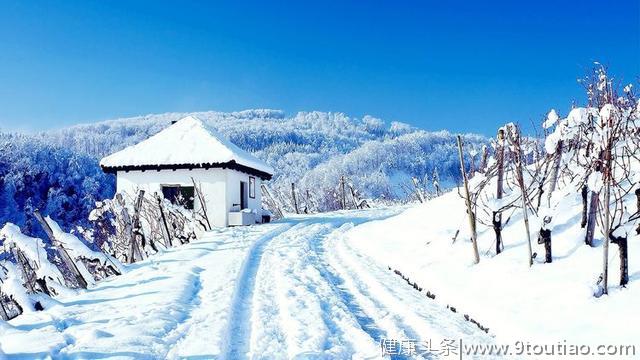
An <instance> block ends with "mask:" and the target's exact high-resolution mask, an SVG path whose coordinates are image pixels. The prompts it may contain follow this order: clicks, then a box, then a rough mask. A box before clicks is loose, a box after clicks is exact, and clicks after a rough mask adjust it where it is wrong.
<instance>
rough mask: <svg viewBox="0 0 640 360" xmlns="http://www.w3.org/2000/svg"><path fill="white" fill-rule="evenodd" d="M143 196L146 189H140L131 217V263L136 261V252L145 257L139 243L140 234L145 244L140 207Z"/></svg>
mask: <svg viewBox="0 0 640 360" xmlns="http://www.w3.org/2000/svg"><path fill="white" fill-rule="evenodd" d="M143 198H144V190H139V191H138V197H137V198H136V202H135V203H134V204H133V216H132V217H131V242H130V243H129V246H130V247H129V259H130V261H131V263H134V262H135V261H136V253H137V255H138V259H140V260H143V259H144V255H143V251H142V249H141V248H140V246H139V245H138V236H140V237H141V240H142V244H144V233H143V232H142V227H141V226H140V208H141V207H142V200H143ZM143 248H144V245H143Z"/></svg>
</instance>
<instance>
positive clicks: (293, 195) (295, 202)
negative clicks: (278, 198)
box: [291, 183, 300, 214]
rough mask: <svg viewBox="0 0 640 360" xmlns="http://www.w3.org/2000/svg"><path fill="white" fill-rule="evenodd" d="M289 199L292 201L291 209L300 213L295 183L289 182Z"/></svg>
mask: <svg viewBox="0 0 640 360" xmlns="http://www.w3.org/2000/svg"><path fill="white" fill-rule="evenodd" d="M291 201H293V209H294V210H295V211H296V214H300V210H299V209H298V200H297V199H296V183H291Z"/></svg>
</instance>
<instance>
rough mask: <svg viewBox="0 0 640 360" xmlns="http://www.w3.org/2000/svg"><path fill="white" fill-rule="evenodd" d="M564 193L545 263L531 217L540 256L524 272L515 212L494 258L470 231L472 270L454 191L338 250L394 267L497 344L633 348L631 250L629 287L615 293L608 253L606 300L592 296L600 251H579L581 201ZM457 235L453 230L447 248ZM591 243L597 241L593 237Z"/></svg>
mask: <svg viewBox="0 0 640 360" xmlns="http://www.w3.org/2000/svg"><path fill="white" fill-rule="evenodd" d="M568 196H569V198H568V200H565V201H564V202H562V203H561V206H560V207H559V208H557V209H555V210H554V211H553V215H554V216H553V222H552V224H549V225H548V226H549V227H550V228H552V230H553V233H552V237H553V256H554V262H553V263H551V264H544V263H543V262H544V247H543V245H538V244H537V242H536V241H535V238H536V236H537V230H536V229H537V228H538V227H536V225H538V226H539V224H540V222H541V219H540V218H535V217H534V219H531V223H532V226H531V231H532V237H533V246H534V252H537V253H538V256H537V257H536V259H535V263H534V265H533V267H532V268H529V267H528V261H527V250H526V237H525V236H524V225H523V220H522V216H521V215H520V214H519V212H516V213H514V214H513V215H511V220H510V221H509V222H508V224H506V225H505V226H504V229H503V241H504V244H505V250H504V252H503V253H501V254H500V255H498V256H495V255H493V254H495V250H494V248H495V243H494V241H495V234H494V232H493V230H492V229H491V228H488V227H480V228H479V229H478V246H479V250H480V254H481V261H480V263H479V264H478V265H473V261H472V259H473V256H472V246H471V243H470V241H469V240H468V235H467V234H468V230H467V229H466V228H467V227H468V224H467V219H466V214H465V211H464V201H463V199H461V198H460V197H459V196H458V194H457V193H456V192H455V191H452V192H450V193H447V194H445V195H443V196H441V197H439V198H436V199H434V200H431V201H429V202H428V203H425V204H422V205H419V206H416V207H414V208H411V209H409V210H407V211H406V212H404V213H402V214H401V215H399V216H396V217H392V218H389V219H386V220H383V221H377V222H370V223H367V224H364V225H362V226H359V227H356V228H354V229H353V230H351V231H349V232H348V233H347V234H346V236H347V238H348V240H347V241H346V242H345V244H344V245H343V246H350V247H353V248H354V249H355V250H354V253H363V254H367V255H368V256H370V257H371V258H372V259H374V260H375V261H377V262H378V263H380V264H385V265H388V266H390V267H392V268H395V269H398V270H400V271H401V272H402V273H403V274H405V275H407V276H409V277H410V278H411V279H412V280H415V281H417V282H418V283H419V284H420V285H421V286H424V287H425V289H428V290H430V291H431V292H433V293H435V294H437V298H436V300H437V301H438V302H440V303H441V304H451V305H453V306H455V307H458V308H459V309H462V311H464V312H466V313H468V314H470V315H471V316H472V317H474V318H476V319H477V320H479V321H480V322H481V323H482V324H483V325H485V326H487V327H489V328H490V333H491V334H494V335H495V336H496V342H498V343H501V344H503V343H513V342H514V341H517V340H526V341H530V342H532V343H539V344H554V343H558V342H559V341H563V340H566V341H568V342H569V343H578V344H587V345H595V344H636V343H637V336H636V335H637V332H636V331H635V330H633V329H632V328H630V327H629V326H635V325H634V324H635V323H634V322H631V323H630V320H631V319H635V318H636V317H637V311H635V310H633V309H634V306H635V304H637V300H638V298H640V287H638V286H634V284H633V281H634V280H638V274H639V271H640V268H638V264H639V263H640V255H639V254H638V252H637V251H635V252H634V251H630V252H629V266H630V268H629V274H631V275H630V278H631V279H630V281H631V283H630V285H629V286H628V287H627V288H620V287H618V286H615V285H613V284H616V285H617V281H616V279H617V273H618V271H617V269H618V265H619V264H618V254H617V250H615V249H616V247H615V246H614V247H612V248H611V250H610V260H609V261H610V283H611V284H612V286H611V288H610V294H609V296H606V297H603V298H594V296H593V294H594V291H595V289H596V287H595V283H596V280H597V278H598V275H599V273H600V270H601V262H602V249H601V247H595V248H591V247H589V246H586V245H584V240H583V239H584V230H583V229H581V228H580V215H581V205H582V203H581V199H580V195H579V194H577V193H569V194H568ZM545 215H548V214H547V213H544V212H543V213H541V214H540V216H541V217H543V216H545ZM457 230H461V233H460V234H459V235H458V237H457V240H456V241H455V242H452V238H453V236H454V234H455V233H456V231H457ZM638 240H640V236H637V235H635V236H631V237H630V238H629V244H634V243H637V242H638ZM596 243H597V244H601V243H602V236H601V235H600V233H599V232H597V234H596ZM626 324H629V326H626Z"/></svg>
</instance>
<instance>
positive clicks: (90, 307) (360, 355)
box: [0, 209, 491, 359]
mask: <svg viewBox="0 0 640 360" xmlns="http://www.w3.org/2000/svg"><path fill="white" fill-rule="evenodd" d="M397 211H398V210H397V209H389V210H368V211H352V212H344V213H333V214H324V215H318V216H309V217H299V218H294V219H290V220H287V221H283V222H280V223H274V224H269V225H262V226H255V227H247V228H233V229H223V230H219V231H217V232H212V233H209V234H208V235H207V236H206V237H205V238H204V239H202V240H200V241H197V242H194V243H192V244H189V245H187V246H183V247H180V248H175V249H171V250H170V251H167V252H165V253H163V254H161V255H158V256H157V257H155V258H154V259H151V260H147V261H145V262H143V263H141V264H138V265H136V266H135V268H134V269H132V270H131V271H129V272H128V273H127V274H125V275H123V276H120V277H117V278H114V279H110V280H109V281H105V282H103V283H101V284H99V285H98V286H96V287H95V288H94V289H91V290H89V291H87V292H85V293H82V294H79V295H77V296H75V297H73V298H67V299H64V300H62V301H61V304H60V306H55V307H53V308H51V309H49V310H47V311H45V312H40V313H32V314H26V315H23V316H21V317H18V318H17V319H14V320H13V321H12V322H10V327H9V328H7V329H3V328H1V327H0V345H1V347H0V348H1V351H0V358H1V357H3V356H4V355H3V353H4V354H6V356H9V357H23V358H34V357H35V358H38V357H46V356H47V355H51V356H52V357H54V358H105V357H110V356H114V357H122V358H203V359H205V358H221V359H244V358H272V359H273V358H275V359H301V358H305V359H309V358H314V359H315V358H318V359H320V358H322V359H326V358H336V359H351V358H353V359H376V358H380V357H381V350H380V340H381V339H385V338H388V339H398V340H401V339H415V340H422V341H426V340H429V339H441V338H451V339H454V338H455V339H458V338H461V337H464V338H465V339H472V340H477V341H478V342H483V343H486V342H490V341H491V339H490V338H489V337H488V336H487V335H486V334H484V333H482V332H481V331H479V330H478V329H477V328H476V327H474V326H473V325H471V324H470V323H468V322H466V321H464V319H463V318H462V316H460V315H459V314H452V313H451V312H450V311H449V310H447V309H446V308H443V307H442V305H439V304H437V303H435V302H432V301H429V299H427V298H426V297H425V296H424V294H421V293H419V292H417V291H415V290H414V289H413V288H411V287H410V286H408V285H407V284H406V283H405V282H403V281H402V279H400V278H399V277H398V276H396V275H395V274H393V273H392V272H391V271H389V270H388V269H387V267H386V264H379V263H376V262H374V261H372V260H371V259H370V258H369V257H367V256H366V255H365V254H362V253H359V252H358V251H356V250H355V249H354V248H353V247H352V246H351V245H350V244H349V242H347V241H345V238H344V237H343V234H344V233H345V232H346V231H348V230H349V229H351V228H352V227H353V226H357V225H358V224H362V223H365V222H369V221H375V220H377V219H382V218H385V217H389V216H391V215H394V214H396V213H397ZM417 357H419V356H417ZM424 357H433V354H424Z"/></svg>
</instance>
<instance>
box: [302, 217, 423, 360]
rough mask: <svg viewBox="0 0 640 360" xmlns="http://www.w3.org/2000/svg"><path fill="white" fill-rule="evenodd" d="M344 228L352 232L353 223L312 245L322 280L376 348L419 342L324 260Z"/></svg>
mask: <svg viewBox="0 0 640 360" xmlns="http://www.w3.org/2000/svg"><path fill="white" fill-rule="evenodd" d="M345 227H347V228H352V227H353V223H351V222H347V223H345V224H343V225H342V226H341V227H340V228H338V229H334V230H333V231H332V232H331V233H329V234H326V235H325V236H323V237H322V238H317V239H314V240H313V241H311V242H310V245H311V247H312V249H313V251H314V252H315V254H314V256H316V257H317V258H318V260H317V264H318V269H319V270H320V271H321V274H322V276H323V277H324V278H325V280H326V281H327V282H328V283H329V284H330V286H331V288H332V289H333V291H334V292H335V293H336V295H337V296H338V297H339V298H340V300H341V301H342V303H343V304H344V305H345V306H346V307H347V308H348V309H349V311H350V313H351V315H352V316H353V317H354V318H355V320H356V322H357V323H358V325H359V326H360V328H361V329H362V330H363V331H364V332H366V333H367V334H368V335H369V336H370V337H371V339H372V340H373V341H374V342H375V343H376V344H380V343H381V341H382V340H383V339H398V340H400V339H418V336H417V333H416V332H415V331H414V330H413V329H412V328H410V327H408V326H406V325H403V324H402V320H401V319H398V317H397V316H395V315H392V314H391V312H390V310H389V309H387V308H386V307H385V306H384V305H382V304H381V303H380V302H379V301H378V300H377V299H376V298H375V297H374V296H372V294H371V293H369V292H368V291H366V289H364V288H363V287H362V286H358V284H357V282H356V281H355V278H353V277H345V276H344V273H342V274H340V273H339V272H338V271H337V270H336V269H335V268H334V267H333V266H332V265H330V264H329V263H328V262H327V261H326V260H323V259H325V258H326V257H327V251H326V245H327V242H330V241H331V240H332V239H333V238H334V237H335V236H336V235H337V234H341V233H344V232H345V231H346V230H345ZM354 284H355V286H354ZM391 358H392V359H406V358H407V357H406V356H403V355H400V354H394V355H392V356H391ZM419 358H420V357H419Z"/></svg>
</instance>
